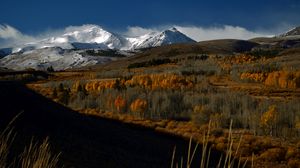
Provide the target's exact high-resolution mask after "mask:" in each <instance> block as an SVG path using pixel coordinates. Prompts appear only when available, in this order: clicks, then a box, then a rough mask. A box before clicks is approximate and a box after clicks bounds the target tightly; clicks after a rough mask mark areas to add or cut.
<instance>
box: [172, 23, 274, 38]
mask: <svg viewBox="0 0 300 168" xmlns="http://www.w3.org/2000/svg"><path fill="white" fill-rule="evenodd" d="M175 27H176V28H177V29H178V30H179V31H181V32H182V33H184V34H186V35H187V36H189V37H191V38H193V39H194V40H196V41H205V40H214V39H243V40H247V39H250V38H254V37H264V36H269V35H267V34H265V33H259V32H254V31H249V30H247V29H245V28H243V27H239V26H229V25H225V26H222V27H208V28H203V27H195V26H175Z"/></svg>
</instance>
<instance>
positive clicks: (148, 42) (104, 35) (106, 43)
mask: <svg viewBox="0 0 300 168" xmlns="http://www.w3.org/2000/svg"><path fill="white" fill-rule="evenodd" d="M190 42H195V41H194V40H192V39H191V38H189V37H187V36H186V35H184V34H183V33H181V32H180V31H178V30H177V29H176V28H172V29H168V30H165V31H162V32H152V33H148V34H145V35H142V36H139V37H125V36H121V35H118V34H116V33H111V32H109V31H107V30H104V29H103V28H102V27H100V26H98V25H83V26H73V27H69V28H67V29H66V30H65V31H64V33H62V34H61V35H57V36H54V37H49V38H45V39H42V40H38V41H34V42H30V43H26V44H23V45H20V46H13V47H12V48H11V49H10V50H11V53H17V52H24V51H29V50H35V49H41V48H47V47H61V48H63V49H104V50H105V49H116V50H135V49H140V48H148V47H157V46H161V45H168V44H174V43H190ZM6 51H7V49H6ZM5 53H7V52H5ZM9 54H10V53H9Z"/></svg>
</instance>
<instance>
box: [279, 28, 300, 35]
mask: <svg viewBox="0 0 300 168" xmlns="http://www.w3.org/2000/svg"><path fill="white" fill-rule="evenodd" d="M290 36H300V27H294V28H293V29H291V30H289V31H287V32H285V33H283V34H281V35H279V37H290Z"/></svg>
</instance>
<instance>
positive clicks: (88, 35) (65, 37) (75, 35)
mask: <svg viewBox="0 0 300 168" xmlns="http://www.w3.org/2000/svg"><path fill="white" fill-rule="evenodd" d="M73 43H82V44H86V45H85V46H86V47H85V48H87V47H88V45H87V44H91V48H94V47H95V44H99V45H98V46H97V47H98V48H103V49H107V48H109V49H119V48H121V47H122V46H123V45H124V44H123V39H122V38H121V37H120V36H117V35H115V34H113V33H110V32H108V31H106V30H104V29H103V28H102V27H100V26H97V25H83V26H76V27H75V26H72V27H69V28H67V29H66V30H65V33H64V34H62V35H59V36H56V37H50V38H47V39H44V40H41V41H38V42H35V43H33V44H29V45H35V44H37V45H39V46H40V48H45V47H54V46H59V47H62V48H65V49H69V48H73V47H74V45H72V44H73Z"/></svg>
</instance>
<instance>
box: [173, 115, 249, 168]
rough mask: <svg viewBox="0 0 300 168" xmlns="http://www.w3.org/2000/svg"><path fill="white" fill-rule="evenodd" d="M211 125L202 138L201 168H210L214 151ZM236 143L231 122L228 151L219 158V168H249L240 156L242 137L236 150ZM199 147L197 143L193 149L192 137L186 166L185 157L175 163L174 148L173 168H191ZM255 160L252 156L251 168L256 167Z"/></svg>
mask: <svg viewBox="0 0 300 168" xmlns="http://www.w3.org/2000/svg"><path fill="white" fill-rule="evenodd" d="M210 125H211V122H209V125H208V130H207V132H205V133H204V134H203V136H202V142H201V144H202V149H201V161H200V168H209V166H210V157H211V150H212V147H211V146H210V144H209V142H210V136H211V131H210ZM234 142H235V139H234V138H233V134H232V121H231V124H230V128H229V133H228V137H227V144H226V146H227V149H226V152H225V157H224V158H223V155H221V157H220V158H219V162H218V164H217V168H221V167H223V168H231V167H238V168H240V167H242V168H244V167H246V166H247V163H248V160H245V161H241V159H240V157H239V156H238V153H239V152H238V151H239V147H240V144H241V142H242V136H240V137H239V142H238V144H237V147H235V148H233V146H234V145H233V144H234ZM198 146H199V143H197V144H196V145H195V146H194V147H193V149H192V137H191V138H190V141H189V148H188V154H187V157H186V158H185V160H186V165H183V163H184V157H181V160H180V161H178V162H176V161H175V155H176V147H174V150H173V155H172V161H171V168H174V166H176V168H178V167H180V168H183V167H185V168H190V167H191V165H192V162H193V160H194V157H195V154H196V151H197V149H198ZM253 158H254V155H252V159H251V165H248V166H250V167H253V166H254V159H253Z"/></svg>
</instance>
